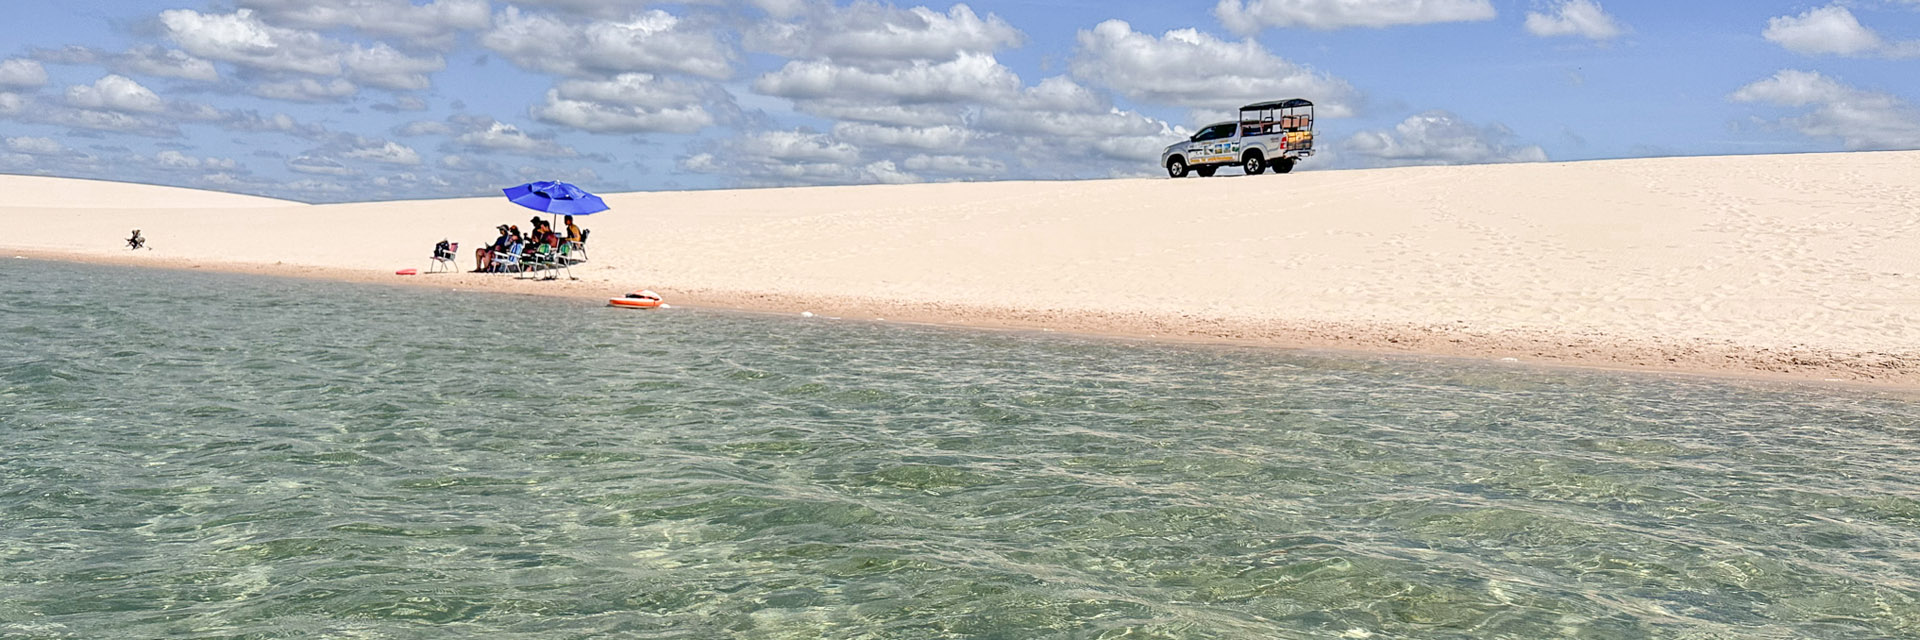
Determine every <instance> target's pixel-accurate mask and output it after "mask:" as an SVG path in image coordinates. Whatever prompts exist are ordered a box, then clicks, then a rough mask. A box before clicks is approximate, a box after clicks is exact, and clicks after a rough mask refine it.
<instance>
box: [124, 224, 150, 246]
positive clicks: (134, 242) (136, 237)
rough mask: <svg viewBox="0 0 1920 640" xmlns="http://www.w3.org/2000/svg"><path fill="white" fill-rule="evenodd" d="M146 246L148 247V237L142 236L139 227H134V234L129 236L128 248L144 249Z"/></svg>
mask: <svg viewBox="0 0 1920 640" xmlns="http://www.w3.org/2000/svg"><path fill="white" fill-rule="evenodd" d="M146 247H147V239H146V238H142V237H140V230H139V229H134V230H133V236H132V237H130V238H127V248H128V249H144V248H146Z"/></svg>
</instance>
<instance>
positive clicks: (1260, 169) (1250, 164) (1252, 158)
mask: <svg viewBox="0 0 1920 640" xmlns="http://www.w3.org/2000/svg"><path fill="white" fill-rule="evenodd" d="M1240 168H1242V169H1246V170H1247V175H1250V176H1257V175H1260V174H1262V173H1266V172H1267V158H1266V157H1265V156H1262V155H1260V152H1258V151H1254V152H1251V153H1248V154H1247V157H1246V158H1243V159H1241V161H1240Z"/></svg>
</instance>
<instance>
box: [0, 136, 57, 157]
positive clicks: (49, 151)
mask: <svg viewBox="0 0 1920 640" xmlns="http://www.w3.org/2000/svg"><path fill="white" fill-rule="evenodd" d="M6 142H7V149H8V150H11V151H14V152H16V153H24V154H28V155H35V156H50V155H54V154H58V153H60V152H62V151H65V150H66V147H63V146H61V145H60V143H59V142H58V141H55V140H54V139H53V138H30V137H19V138H7V140H6Z"/></svg>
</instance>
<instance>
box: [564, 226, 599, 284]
mask: <svg viewBox="0 0 1920 640" xmlns="http://www.w3.org/2000/svg"><path fill="white" fill-rule="evenodd" d="M592 234H593V230H592V229H581V230H580V241H579V242H568V243H567V253H568V255H569V257H572V256H578V257H574V258H572V259H573V261H574V262H586V261H587V236H589V235H592ZM569 275H571V274H569Z"/></svg>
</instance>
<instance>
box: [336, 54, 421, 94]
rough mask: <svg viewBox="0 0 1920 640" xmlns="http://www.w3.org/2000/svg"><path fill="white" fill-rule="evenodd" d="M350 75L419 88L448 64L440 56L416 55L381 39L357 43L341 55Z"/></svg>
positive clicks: (380, 84) (384, 85) (371, 82)
mask: <svg viewBox="0 0 1920 640" xmlns="http://www.w3.org/2000/svg"><path fill="white" fill-rule="evenodd" d="M341 63H342V64H343V65H345V66H346V69H347V75H348V76H351V77H352V78H353V79H355V80H358V81H360V82H363V83H366V84H369V85H373V86H376V87H380V88H382V89H392V90H395V91H418V90H421V89H425V88H427V87H429V86H431V85H432V81H430V80H428V79H427V74H429V73H433V72H436V71H439V70H441V69H445V68H447V61H446V60H445V59H443V58H441V57H440V56H431V57H422V58H416V57H413V56H409V55H407V54H404V53H401V52H400V51H399V50H398V49H394V48H393V47H390V46H387V44H386V43H384V42H382V43H379V44H375V45H374V46H373V47H371V48H368V47H359V46H356V47H354V48H353V50H352V51H349V52H347V53H346V54H345V55H344V56H342V57H341Z"/></svg>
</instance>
